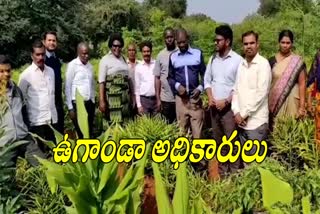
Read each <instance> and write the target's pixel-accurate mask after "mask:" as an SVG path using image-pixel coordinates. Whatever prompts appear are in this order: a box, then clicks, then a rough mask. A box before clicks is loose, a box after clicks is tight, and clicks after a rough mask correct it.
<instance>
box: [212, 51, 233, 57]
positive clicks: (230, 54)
mask: <svg viewBox="0 0 320 214" xmlns="http://www.w3.org/2000/svg"><path fill="white" fill-rule="evenodd" d="M232 56H233V50H232V49H230V50H229V52H228V54H227V55H226V56H225V57H223V58H222V57H220V56H219V54H216V55H215V58H219V59H227V58H230V57H231V58H232Z"/></svg>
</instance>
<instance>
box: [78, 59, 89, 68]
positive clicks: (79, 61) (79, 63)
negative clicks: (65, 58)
mask: <svg viewBox="0 0 320 214" xmlns="http://www.w3.org/2000/svg"><path fill="white" fill-rule="evenodd" d="M76 64H77V65H84V66H87V65H88V64H89V62H87V64H83V63H82V62H81V60H80V57H77V58H76Z"/></svg>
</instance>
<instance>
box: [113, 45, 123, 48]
mask: <svg viewBox="0 0 320 214" xmlns="http://www.w3.org/2000/svg"><path fill="white" fill-rule="evenodd" d="M112 47H114V48H122V46H121V45H112Z"/></svg>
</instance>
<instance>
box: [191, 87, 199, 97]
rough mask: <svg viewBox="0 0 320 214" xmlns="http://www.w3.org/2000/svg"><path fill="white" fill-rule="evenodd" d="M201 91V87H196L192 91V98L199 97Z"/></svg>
mask: <svg viewBox="0 0 320 214" xmlns="http://www.w3.org/2000/svg"><path fill="white" fill-rule="evenodd" d="M200 93H201V91H200V90H199V89H197V88H196V89H194V90H193V91H192V93H191V97H190V98H192V99H197V98H198V97H199V95H200Z"/></svg>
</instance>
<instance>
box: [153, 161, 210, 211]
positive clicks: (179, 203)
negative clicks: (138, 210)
mask: <svg viewBox="0 0 320 214" xmlns="http://www.w3.org/2000/svg"><path fill="white" fill-rule="evenodd" d="M152 168H153V173H154V178H155V188H156V201H157V207H158V213H159V214H175V213H179V214H189V213H191V214H198V213H199V214H200V213H212V212H211V210H210V209H209V208H208V207H207V205H206V204H205V202H204V201H203V199H202V198H201V197H200V196H199V197H197V198H196V199H195V201H194V203H193V205H192V207H190V205H189V186H188V176H187V162H183V163H182V164H181V165H180V167H179V169H178V170H177V171H176V187H175V192H174V195H173V200H172V203H171V202H170V201H171V200H170V198H169V195H168V192H167V188H166V186H165V184H164V182H163V179H162V177H161V173H160V170H159V166H158V164H157V163H152Z"/></svg>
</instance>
